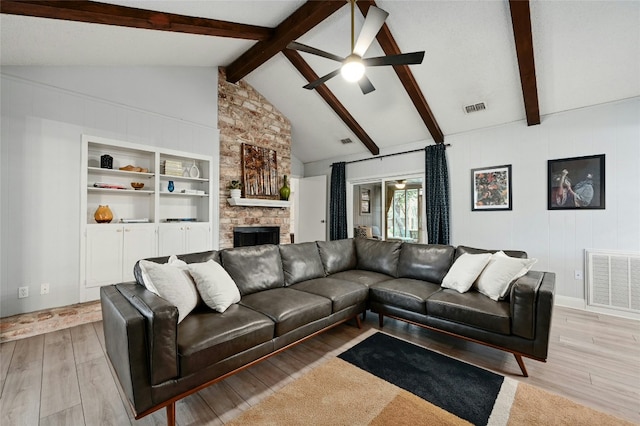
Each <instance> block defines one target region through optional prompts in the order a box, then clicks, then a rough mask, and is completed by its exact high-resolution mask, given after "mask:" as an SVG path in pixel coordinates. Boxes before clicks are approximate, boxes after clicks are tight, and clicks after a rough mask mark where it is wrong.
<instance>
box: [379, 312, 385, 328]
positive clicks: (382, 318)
mask: <svg viewBox="0 0 640 426" xmlns="http://www.w3.org/2000/svg"><path fill="white" fill-rule="evenodd" d="M378 325H379V326H380V328H382V326H383V325H384V315H382V313H379V314H378Z"/></svg>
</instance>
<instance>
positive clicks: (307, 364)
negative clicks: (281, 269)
mask: <svg viewBox="0 0 640 426" xmlns="http://www.w3.org/2000/svg"><path fill="white" fill-rule="evenodd" d="M377 323H378V321H377V316H376V315H373V314H371V313H368V315H367V319H366V321H364V322H363V329H364V330H359V329H357V328H356V327H354V326H353V325H348V324H347V325H341V326H338V327H336V328H334V329H333V330H330V331H329V332H327V333H324V334H323V335H320V336H318V337H315V338H313V339H311V340H309V341H308V342H305V343H303V344H301V345H298V346H296V347H294V348H292V349H290V350H288V351H285V352H284V353H281V354H279V355H277V356H274V357H272V358H271V359H269V360H267V361H265V362H263V363H261V364H259V365H257V366H254V367H252V368H250V369H247V370H245V371H243V372H241V373H239V374H236V375H235V376H232V377H230V378H228V379H226V380H224V381H222V382H220V383H217V384H215V385H213V386H211V387H209V388H207V389H204V390H202V391H200V392H199V393H197V394H195V395H192V396H190V397H188V398H185V399H183V400H182V401H180V402H179V403H178V404H177V406H176V413H177V415H176V418H177V422H178V424H179V425H181V426H187V425H222V424H224V423H225V422H228V421H229V420H231V419H233V418H234V417H236V416H237V415H238V414H240V413H241V412H242V411H243V410H246V409H247V408H249V407H251V406H253V405H256V404H258V403H259V402H260V401H261V400H262V399H263V398H264V397H266V396H268V395H270V394H272V393H274V392H276V391H277V390H278V389H280V388H282V387H283V386H284V385H285V384H286V383H288V382H290V381H292V380H295V379H296V378H297V377H300V376H301V375H302V374H304V373H305V372H307V371H309V370H310V369H311V368H313V367H314V366H315V365H316V364H317V363H319V362H322V361H323V360H324V359H326V358H329V357H332V356H334V355H333V354H334V353H335V352H336V350H339V348H341V346H343V345H345V344H346V343H348V342H350V341H351V340H353V339H355V338H358V337H363V331H366V330H370V329H377V328H378V326H377ZM384 330H385V331H386V332H389V333H391V334H394V335H396V336H398V337H401V338H403V339H406V340H409V341H412V342H415V343H417V344H419V345H422V346H425V347H429V348H431V349H433V350H436V351H439V352H442V353H445V354H448V355H450V356H453V357H455V358H458V359H461V360H463V361H467V362H470V363H473V364H475V365H478V366H480V367H484V368H487V369H490V370H493V371H495V372H497V373H500V374H504V375H507V376H509V377H513V378H516V379H518V380H521V381H523V382H527V383H530V384H533V385H536V386H539V387H541V388H543V389H546V390H548V391H551V392H554V393H558V394H561V395H564V396H566V397H568V398H570V399H573V400H575V401H577V402H579V403H582V404H585V405H589V406H591V407H594V408H596V409H598V410H601V411H605V412H608V413H610V414H613V415H616V416H618V417H620V418H624V419H626V420H630V421H632V422H635V423H638V424H640V322H638V321H633V320H626V319H621V318H616V317H611V316H607V315H602V314H595V313H590V312H584V311H578V310H573V309H568V308H562V307H556V308H555V311H554V318H553V325H552V333H551V345H550V349H549V359H548V362H547V363H540V362H536V361H533V360H527V359H525V363H526V364H527V368H528V370H529V374H530V377H529V378H523V377H521V376H519V369H518V366H517V364H516V362H515V359H514V357H513V356H512V355H509V354H505V353H503V352H500V351H498V350H495V349H491V348H487V347H484V346H481V345H477V344H474V343H469V342H464V341H462V340H460V339H455V338H451V337H448V336H444V335H441V334H438V333H435V332H429V331H426V330H423V329H420V328H418V327H415V326H412V325H409V324H405V323H402V322H398V321H395V320H390V319H386V320H385V326H384ZM0 390H1V392H2V393H1V396H0V416H1V417H0V419H1V420H0V422H1V423H2V425H3V426H9V425H38V424H39V425H118V426H120V425H128V424H131V425H155V424H157V425H163V424H165V422H166V418H165V412H164V410H162V411H159V412H156V413H154V414H153V415H150V416H147V417H146V418H144V419H141V420H139V421H136V420H134V419H132V418H131V412H130V410H129V409H128V404H127V403H126V401H125V400H124V397H123V396H122V393H121V390H120V387H119V385H118V384H117V382H116V380H115V379H114V372H113V370H112V369H111V365H110V364H109V362H108V360H107V358H106V355H105V350H104V335H103V332H102V323H101V322H94V323H89V324H84V325H80V326H76V327H73V328H70V329H65V330H59V331H54V332H51V333H47V334H44V335H39V336H34V337H29V338H26V339H23V340H17V341H11V342H7V343H3V344H2V345H0Z"/></svg>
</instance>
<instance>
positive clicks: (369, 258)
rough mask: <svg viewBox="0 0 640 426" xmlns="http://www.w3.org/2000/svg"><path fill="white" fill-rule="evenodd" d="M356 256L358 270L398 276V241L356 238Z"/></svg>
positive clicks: (399, 245) (400, 245) (399, 243)
mask: <svg viewBox="0 0 640 426" xmlns="http://www.w3.org/2000/svg"><path fill="white" fill-rule="evenodd" d="M355 241H356V256H357V258H358V265H357V268H358V269H364V270H365V271H373V272H380V273H381V274H386V275H390V276H392V277H397V276H398V258H399V257H400V247H402V243H401V242H399V241H394V242H389V241H378V240H368V239H364V238H356V239H355Z"/></svg>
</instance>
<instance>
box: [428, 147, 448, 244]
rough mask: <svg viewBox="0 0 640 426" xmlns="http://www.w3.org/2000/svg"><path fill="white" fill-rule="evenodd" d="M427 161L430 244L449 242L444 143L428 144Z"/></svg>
mask: <svg viewBox="0 0 640 426" xmlns="http://www.w3.org/2000/svg"><path fill="white" fill-rule="evenodd" d="M425 161H426V162H425V174H426V179H427V182H426V183H427V196H426V197H425V208H426V210H425V211H426V212H427V234H428V237H429V244H449V173H448V171H447V155H446V147H445V146H444V144H437V145H429V146H427V148H426V149H425Z"/></svg>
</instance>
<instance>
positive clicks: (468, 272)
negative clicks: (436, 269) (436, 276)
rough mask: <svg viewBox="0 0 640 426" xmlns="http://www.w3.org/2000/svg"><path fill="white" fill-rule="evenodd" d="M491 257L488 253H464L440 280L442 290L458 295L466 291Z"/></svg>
mask: <svg viewBox="0 0 640 426" xmlns="http://www.w3.org/2000/svg"><path fill="white" fill-rule="evenodd" d="M489 259H491V255H490V254H489V253H480V254H469V253H465V254H463V255H462V256H460V257H459V258H458V259H456V261H455V262H453V265H451V268H450V269H449V272H447V275H445V276H444V278H443V279H442V287H443V288H452V289H454V290H456V291H458V292H459V293H464V292H466V291H468V290H469V289H470V288H471V286H472V285H473V283H474V282H475V280H476V278H478V276H479V275H480V273H481V272H482V270H483V269H484V267H485V266H487V263H489Z"/></svg>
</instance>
